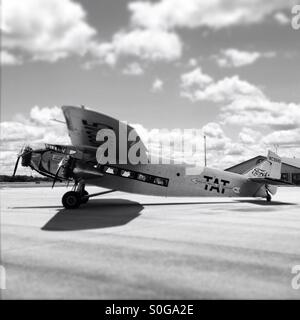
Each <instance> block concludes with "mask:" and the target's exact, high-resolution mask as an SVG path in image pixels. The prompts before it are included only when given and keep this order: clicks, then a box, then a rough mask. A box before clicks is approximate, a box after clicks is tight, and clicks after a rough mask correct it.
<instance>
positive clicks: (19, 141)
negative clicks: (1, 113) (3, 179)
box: [0, 106, 70, 174]
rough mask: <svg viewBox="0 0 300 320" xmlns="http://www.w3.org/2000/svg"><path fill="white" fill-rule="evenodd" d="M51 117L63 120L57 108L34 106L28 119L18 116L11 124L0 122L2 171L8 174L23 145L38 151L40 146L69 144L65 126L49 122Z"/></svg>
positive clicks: (9, 122)
mask: <svg viewBox="0 0 300 320" xmlns="http://www.w3.org/2000/svg"><path fill="white" fill-rule="evenodd" d="M53 118H55V119H57V120H63V119H64V118H63V114H62V111H61V109H60V108H58V107H52V108H49V107H44V108H40V107H38V106H35V107H33V108H32V109H31V111H30V114H29V116H26V117H25V116H24V115H18V116H16V117H15V119H14V120H13V121H5V122H1V123H0V132H1V136H0V142H1V148H0V151H1V152H0V154H1V159H3V162H2V163H1V171H2V172H4V173H6V174H11V172H12V170H13V166H14V163H15V161H16V156H17V154H18V152H19V151H20V149H21V148H22V147H23V146H24V145H28V144H29V145H30V146H32V147H34V148H38V147H42V146H43V144H44V143H52V144H70V139H69V137H68V133H67V129H66V126H65V125H64V124H61V123H57V122H55V121H52V119H53ZM20 170H21V171H20V172H22V169H20ZM23 172H24V170H23Z"/></svg>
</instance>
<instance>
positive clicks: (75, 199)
mask: <svg viewBox="0 0 300 320" xmlns="http://www.w3.org/2000/svg"><path fill="white" fill-rule="evenodd" d="M61 201H62V204H63V206H64V207H65V208H66V209H76V208H78V207H79V206H80V203H81V199H80V195H79V193H78V192H75V191H69V192H67V193H65V194H64V195H63V197H62V200H61Z"/></svg>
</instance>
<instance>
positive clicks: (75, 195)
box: [62, 181, 89, 209]
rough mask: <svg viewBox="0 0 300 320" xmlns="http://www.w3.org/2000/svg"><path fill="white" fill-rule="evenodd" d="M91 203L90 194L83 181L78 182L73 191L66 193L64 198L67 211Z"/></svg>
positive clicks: (63, 202)
mask: <svg viewBox="0 0 300 320" xmlns="http://www.w3.org/2000/svg"><path fill="white" fill-rule="evenodd" d="M88 201H89V193H88V192H87V191H86V190H85V184H84V182H83V181H80V182H76V183H75V185H74V187H73V191H69V192H67V193H65V194H64V195H63V197H62V204H63V206H64V207H65V208H66V209H76V208H78V207H79V206H80V204H82V203H87V202H88Z"/></svg>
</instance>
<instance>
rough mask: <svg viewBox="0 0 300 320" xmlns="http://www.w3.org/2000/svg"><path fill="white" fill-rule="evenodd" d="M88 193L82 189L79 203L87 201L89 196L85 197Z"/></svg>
mask: <svg viewBox="0 0 300 320" xmlns="http://www.w3.org/2000/svg"><path fill="white" fill-rule="evenodd" d="M88 195H89V193H88V192H87V191H86V190H84V191H83V193H82V198H81V203H87V202H88V201H89V198H88V197H87V196H88Z"/></svg>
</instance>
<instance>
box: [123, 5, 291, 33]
mask: <svg viewBox="0 0 300 320" xmlns="http://www.w3.org/2000/svg"><path fill="white" fill-rule="evenodd" d="M295 3H296V0H274V1H260V0H243V1H240V0H215V1H202V0H189V1H186V0H161V1H157V2H150V1H135V2H131V3H129V5H128V8H129V10H130V11H131V13H132V16H131V22H132V24H133V25H134V26H143V27H147V28H155V29H157V28H159V29H173V28H176V27H178V28H179V27H186V28H196V27H203V26H205V27H209V28H212V29H220V28H224V27H229V26H235V25H248V24H255V23H259V22H262V21H263V20H264V19H265V18H266V17H268V16H270V15H272V14H274V13H276V12H279V11H281V10H283V9H290V8H291V6H292V5H293V4H295Z"/></svg>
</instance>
